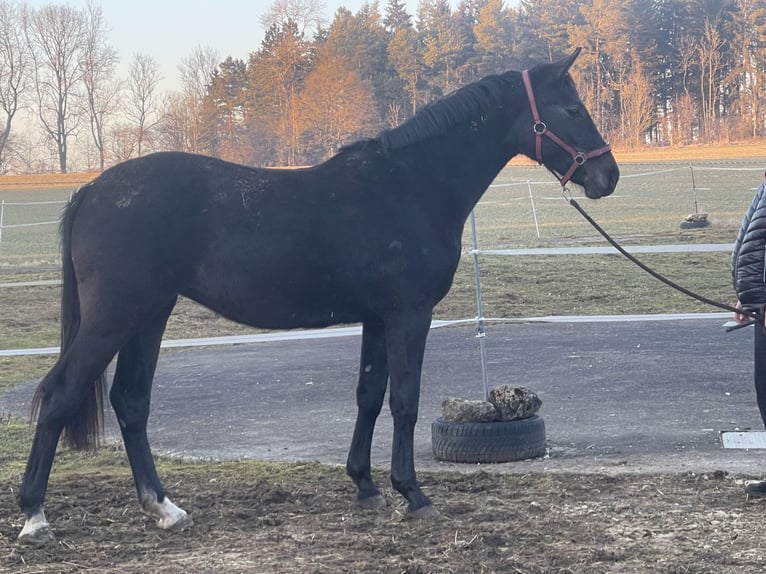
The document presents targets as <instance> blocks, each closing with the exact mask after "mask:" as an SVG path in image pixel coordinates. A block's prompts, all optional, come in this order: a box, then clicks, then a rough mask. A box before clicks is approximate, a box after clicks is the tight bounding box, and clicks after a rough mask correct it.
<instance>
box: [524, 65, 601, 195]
mask: <svg viewBox="0 0 766 574" xmlns="http://www.w3.org/2000/svg"><path fill="white" fill-rule="evenodd" d="M521 79H522V80H523V81H524V88H526V90H527V98H529V107H530V108H532V118H533V119H534V120H535V123H534V124H533V125H532V131H533V132H535V159H537V163H539V164H542V163H543V141H542V140H543V136H546V137H548V138H550V139H551V140H553V141H554V142H555V143H556V144H558V146H559V147H561V148H562V149H564V150H565V151H566V152H567V153H569V155H571V156H572V165H571V166H570V167H569V169H568V170H567V172H566V173H565V174H564V175H563V176H562V177H560V178H559V182H560V183H561V187H564V186H565V185H566V184H567V182H568V181H569V180H570V179H571V177H572V174H574V172H575V170H576V169H577V168H578V167H580V166H581V165H583V164H584V163H585V162H586V161H588V160H589V159H591V158H594V157H598V156H600V155H603V154H605V153H607V152H609V151H612V146H610V145H609V144H606V145H605V146H604V147H600V148H598V149H595V150H593V151H589V152H581V151H577V150H576V149H574V148H573V147H572V146H571V145H569V144H568V143H566V142H565V141H564V140H562V139H561V138H560V137H559V136H557V135H556V134H554V133H553V132H552V131H551V130H549V129H548V126H546V125H545V122H542V121H540V114H539V112H538V111H537V104H536V103H535V94H534V92H533V91H532V84H531V82H530V81H529V71H528V70H524V71H523V72H522V73H521Z"/></svg>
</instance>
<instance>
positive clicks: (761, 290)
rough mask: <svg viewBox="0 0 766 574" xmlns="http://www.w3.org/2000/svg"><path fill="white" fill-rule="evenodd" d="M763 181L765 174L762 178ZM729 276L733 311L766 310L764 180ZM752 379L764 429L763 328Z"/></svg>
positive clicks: (761, 489)
mask: <svg viewBox="0 0 766 574" xmlns="http://www.w3.org/2000/svg"><path fill="white" fill-rule="evenodd" d="M764 177H766V174H764ZM731 274H732V281H733V284H734V291H735V292H736V293H737V308H738V309H747V310H749V311H758V310H762V309H764V306H766V179H765V180H764V181H763V182H762V183H761V185H760V186H759V187H758V190H757V191H756V192H755V197H753V201H752V202H751V203H750V207H748V209H747V212H746V213H745V216H744V218H743V219H742V225H741V226H740V229H739V233H738V234H737V240H736V242H735V243H734V250H733V251H732V257H731ZM734 320H735V321H736V322H737V323H739V324H745V323H748V322H749V321H751V319H750V317H748V316H747V315H745V314H740V313H737V314H735V315H734ZM754 331H755V334H754V336H753V378H754V381H755V398H756V402H757V404H758V410H759V411H760V413H761V419H762V420H763V423H764V426H766V325H764V324H763V323H760V322H759V323H758V324H756V325H755V326H754ZM747 493H748V494H749V495H751V496H766V481H762V482H753V483H750V484H748V485H747Z"/></svg>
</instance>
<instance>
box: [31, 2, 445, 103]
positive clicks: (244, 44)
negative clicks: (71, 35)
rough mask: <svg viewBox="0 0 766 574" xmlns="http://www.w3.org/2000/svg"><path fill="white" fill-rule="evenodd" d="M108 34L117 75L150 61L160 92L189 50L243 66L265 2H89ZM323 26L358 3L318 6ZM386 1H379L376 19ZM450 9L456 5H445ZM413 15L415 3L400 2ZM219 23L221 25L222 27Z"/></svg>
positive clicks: (259, 34) (258, 36)
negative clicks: (206, 50) (136, 59)
mask: <svg viewBox="0 0 766 574" xmlns="http://www.w3.org/2000/svg"><path fill="white" fill-rule="evenodd" d="M95 1H96V4H97V5H100V6H101V9H102V10H103V12H104V16H105V17H106V20H107V24H108V26H109V28H110V32H109V38H110V40H111V43H112V44H113V45H114V47H115V48H117V50H118V51H119V54H120V68H119V74H120V76H122V77H125V76H127V70H128V65H129V63H130V61H131V60H132V58H133V54H135V53H138V52H140V53H144V54H149V55H151V56H153V57H154V58H155V59H156V60H157V62H159V64H160V68H161V73H162V75H163V76H164V81H163V83H162V88H163V89H174V88H175V87H176V86H177V77H178V64H179V63H180V62H181V61H182V60H183V59H184V58H186V57H187V56H189V55H190V54H191V52H192V50H193V49H194V47H195V46H198V45H199V46H211V47H213V48H215V49H216V50H217V51H218V54H219V56H220V57H221V60H223V59H224V58H226V56H232V57H233V58H240V59H243V60H247V57H248V55H249V54H250V53H251V52H254V51H256V50H257V49H258V48H259V47H260V45H261V40H263V32H264V31H263V28H262V27H261V24H260V17H261V16H262V15H263V14H264V13H265V12H266V11H267V10H268V8H269V6H271V5H272V1H271V0H221V1H220V2H211V1H210V0H207V1H201V0H101V2H99V1H98V0H95ZM26 3H27V4H28V5H30V6H32V7H39V6H43V5H47V4H51V3H53V4H56V3H59V0H26ZM61 3H62V4H63V3H67V4H69V5H70V6H74V7H77V8H85V7H86V6H87V3H88V0H67V1H66V2H61ZM324 3H325V6H326V10H325V17H326V19H327V22H328V23H329V22H330V21H331V19H332V16H333V14H335V11H336V10H337V8H338V7H340V6H345V7H346V8H348V9H349V10H351V11H352V12H356V11H357V10H359V8H360V7H361V6H362V5H363V4H364V0H324ZM386 3H387V0H379V4H380V7H381V8H380V9H381V13H383V11H384V10H385V6H386ZM451 3H452V5H453V6H455V5H457V0H451ZM406 4H407V8H408V10H409V12H410V14H412V15H413V17H414V15H415V10H416V8H417V4H418V2H417V0H406ZM222 20H223V21H222Z"/></svg>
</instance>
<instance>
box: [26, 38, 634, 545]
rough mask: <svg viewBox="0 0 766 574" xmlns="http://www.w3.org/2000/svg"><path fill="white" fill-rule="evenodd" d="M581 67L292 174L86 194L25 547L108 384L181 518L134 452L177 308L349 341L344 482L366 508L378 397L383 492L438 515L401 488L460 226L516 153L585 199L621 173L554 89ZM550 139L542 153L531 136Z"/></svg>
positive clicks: (159, 183) (84, 439) (186, 171)
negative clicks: (388, 449) (357, 354)
mask: <svg viewBox="0 0 766 574" xmlns="http://www.w3.org/2000/svg"><path fill="white" fill-rule="evenodd" d="M577 54H578V51H575V52H574V53H573V54H572V55H571V56H569V57H567V58H565V59H563V60H561V61H559V62H555V63H552V64H542V65H538V66H536V67H534V68H532V69H531V70H529V72H524V73H519V72H506V73H504V74H502V75H495V76H489V77H487V78H484V79H482V80H480V81H478V82H475V83H473V84H470V85H468V86H465V87H464V88H462V89H460V90H458V91H456V92H455V93H453V94H451V95H449V96H446V97H445V98H443V99H442V100H439V101H437V102H434V103H433V104H431V105H429V106H427V107H425V108H423V109H422V110H421V111H420V112H419V113H418V114H416V115H415V116H414V117H413V118H412V119H410V120H409V121H407V122H405V123H404V124H402V125H401V126H399V127H396V128H394V129H391V130H388V131H385V132H383V133H382V134H381V135H380V136H379V137H377V138H375V139H370V140H365V141H360V142H358V143H355V144H352V145H350V146H348V147H346V148H344V149H342V150H341V151H340V152H339V153H338V154H337V155H336V156H334V157H332V158H331V159H329V160H328V161H326V162H325V163H323V164H321V165H317V166H315V167H310V168H306V169H298V170H280V169H257V168H250V167H245V166H241V165H235V164H231V163H227V162H224V161H220V160H217V159H213V158H209V157H202V156H197V155H190V154H186V153H158V154H154V155H150V156H146V157H141V158H138V159H133V160H130V161H126V162H125V163H122V164H120V165H117V166H115V167H113V168H111V169H108V170H107V171H105V172H104V173H103V174H102V175H100V176H99V177H97V178H96V179H95V180H94V181H92V182H91V183H89V184H87V185H85V186H83V187H82V188H80V189H79V190H78V191H77V193H76V194H75V195H74V196H73V197H72V199H71V200H70V202H69V204H68V206H67V207H66V209H65V212H64V215H63V218H62V224H61V235H62V263H63V288H62V311H61V322H62V325H61V354H60V356H59V359H58V361H57V362H56V364H55V365H54V366H53V368H52V369H51V370H50V372H49V373H48V374H47V375H46V376H45V377H44V378H43V380H42V381H41V382H40V385H39V387H38V389H37V391H36V394H35V397H34V401H33V403H34V409H33V414H34V415H35V416H36V417H37V427H36V432H35V438H34V444H33V446H32V450H31V453H30V455H29V462H28V464H27V467H26V472H25V474H24V479H23V484H22V486H21V489H20V492H19V504H20V506H21V509H22V510H23V512H24V514H25V515H26V523H25V525H24V528H23V530H22V531H21V533H20V535H19V538H20V539H21V540H23V541H27V542H31V543H41V542H46V541H48V540H51V539H52V538H53V534H52V532H51V529H50V527H49V525H48V523H47V522H46V519H45V515H44V513H43V501H44V498H45V492H46V489H47V485H48V477H49V473H50V470H51V466H52V464H53V459H54V454H55V451H56V446H57V444H58V441H59V438H60V436H61V435H62V432H63V434H64V438H65V440H66V441H67V442H68V444H69V445H70V446H72V447H74V448H88V447H92V446H94V445H95V444H96V443H97V439H98V433H99V428H100V424H101V416H102V413H103V409H102V404H101V403H102V397H103V396H104V394H105V393H106V390H105V389H106V387H105V385H104V377H103V373H104V372H105V370H106V367H107V365H108V364H109V363H110V362H111V361H112V359H113V358H114V357H115V356H117V366H116V370H115V375H114V380H113V382H112V385H111V390H110V391H109V399H110V401H111V404H112V406H113V408H114V411H115V413H116V415H117V421H118V422H119V426H120V430H121V432H122V437H123V440H124V443H125V450H126V452H127V455H128V458H129V461H130V466H131V468H132V471H133V477H134V480H135V485H136V489H137V491H138V497H139V501H140V504H141V507H142V509H143V510H144V511H145V512H146V513H148V514H150V515H152V516H153V517H155V518H156V519H157V524H158V526H159V527H160V528H163V529H171V528H183V527H185V526H187V525H188V524H190V523H191V519H190V517H189V516H188V515H187V514H186V512H184V511H183V510H181V509H180V508H178V507H177V506H175V505H174V504H173V503H172V502H171V501H170V500H169V499H168V497H167V496H166V493H165V490H164V488H163V486H162V484H161V482H160V479H159V478H158V476H157V472H156V469H155V465H154V462H153V459H152V454H151V451H150V447H149V442H148V440H147V434H146V426H147V419H148V416H149V398H150V390H151V385H152V378H153V376H154V370H155V366H156V364H157V358H158V354H159V348H160V341H161V339H162V334H163V331H164V329H165V324H166V322H167V320H168V317H169V315H170V312H171V310H172V309H173V306H174V305H175V303H176V300H177V298H178V296H179V295H183V296H185V297H188V298H190V299H193V300H194V301H197V302H199V303H201V304H202V305H205V306H207V307H209V308H210V309H213V310H214V311H216V312H218V313H220V314H221V315H223V316H225V317H228V318H230V319H233V320H235V321H239V322H241V323H245V324H247V325H252V326H254V327H260V328H274V329H292V328H316V327H325V326H328V325H335V324H340V323H361V324H362V325H363V335H362V350H361V362H360V368H359V381H358V387H357V404H358V415H357V420H356V426H355V429H354V434H353V439H352V442H351V447H350V450H349V455H348V463H347V471H348V474H349V475H350V476H351V478H352V479H353V481H354V483H355V484H356V487H357V490H358V494H357V499H358V501H359V503H360V504H362V505H364V506H377V505H380V504H384V501H383V498H382V496H381V493H380V491H379V490H378V487H377V486H376V485H375V483H374V482H373V480H372V478H371V476H370V446H371V442H372V435H373V428H374V425H375V420H376V418H377V416H378V414H379V412H380V410H381V406H382V403H383V398H384V394H385V391H386V387H387V385H388V384H389V382H390V406H391V413H392V415H393V419H394V434H393V446H392V460H391V482H392V484H393V487H394V488H395V489H396V490H397V491H399V492H400V493H401V494H402V495H403V496H404V497H405V498H406V499H407V502H408V508H409V511H410V512H411V513H412V514H413V515H415V516H429V515H431V514H434V513H436V511H435V510H434V508H433V506H432V503H431V501H430V500H429V499H428V497H427V496H426V495H425V494H424V493H423V492H422V491H421V489H420V486H419V485H418V482H417V480H416V476H415V465H414V460H413V431H414V427H415V422H416V419H417V414H418V398H419V393H420V373H421V366H422V361H423V351H424V348H425V343H426V336H427V334H428V330H429V326H430V324H431V314H432V310H433V308H434V306H435V305H436V303H438V302H439V300H441V299H442V298H443V297H444V296H445V295H446V293H447V291H448V290H449V288H450V285H451V283H452V279H453V275H454V273H455V269H456V268H457V265H458V261H459V259H460V253H461V237H462V233H463V225H464V223H465V221H466V218H467V216H468V215H469V213H470V211H471V209H472V208H473V207H474V205H475V204H476V203H477V202H478V200H479V198H480V197H481V195H482V194H483V193H484V191H485V190H486V189H487V187H488V186H489V184H490V183H491V182H492V181H493V179H494V178H495V177H496V175H497V174H498V172H499V171H500V170H501V169H502V168H503V167H504V166H505V165H506V163H507V162H508V160H509V159H510V158H512V157H513V156H515V155H517V154H524V155H526V156H529V157H531V158H534V159H537V160H538V161H540V162H541V163H543V164H544V165H545V166H546V167H547V168H548V169H549V170H550V171H551V172H553V173H554V175H556V176H557V177H559V179H560V180H561V181H562V183H563V182H565V181H566V180H569V179H571V181H573V182H574V183H576V184H578V185H580V186H582V187H583V188H584V192H585V195H586V196H587V197H589V198H592V199H597V198H599V197H602V196H606V195H609V194H610V193H612V191H613V190H614V188H615V185H616V184H617V180H618V179H619V170H618V168H617V164H616V163H615V160H614V157H613V156H612V154H611V151H610V149H609V147H608V146H607V145H606V144H605V143H604V140H603V139H602V137H601V136H600V135H599V133H598V131H597V130H596V128H595V126H594V124H593V122H592V120H591V118H590V116H589V114H588V112H587V110H586V109H585V107H584V106H583V104H582V102H581V100H580V98H579V96H578V95H577V91H576V90H575V86H574V84H573V82H572V79H571V78H570V76H569V74H568V70H569V68H570V66H571V65H572V63H573V62H574V60H575V58H576V57H577ZM543 136H546V137H543Z"/></svg>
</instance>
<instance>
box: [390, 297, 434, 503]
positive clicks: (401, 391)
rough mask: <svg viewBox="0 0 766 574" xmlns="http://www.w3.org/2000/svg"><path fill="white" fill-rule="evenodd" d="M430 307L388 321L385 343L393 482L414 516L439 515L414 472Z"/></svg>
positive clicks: (429, 323) (429, 325) (429, 324)
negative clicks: (416, 433) (421, 377)
mask: <svg viewBox="0 0 766 574" xmlns="http://www.w3.org/2000/svg"><path fill="white" fill-rule="evenodd" d="M430 327H431V309H428V310H427V311H420V312H410V313H409V314H407V315H402V316H398V317H396V318H394V319H393V320H387V321H386V347H387V349H388V368H389V373H390V377H391V391H390V405H391V414H392V416H393V418H394V439H393V446H392V452H391V484H392V485H393V487H394V488H395V489H396V490H397V491H399V492H400V493H401V494H402V496H404V498H406V499H407V502H408V510H409V512H410V516H412V517H413V518H428V517H431V516H435V515H438V512H437V511H436V509H435V508H434V507H433V504H432V503H431V501H430V500H429V498H428V497H427V496H426V495H425V494H423V491H422V490H421V489H420V485H419V484H418V481H417V477H416V476H415V455H414V440H415V438H414V436H415V424H416V423H417V420H418V401H419V400H420V373H421V370H422V366H423V353H424V352H425V346H426V338H427V337H428V330H429V329H430Z"/></svg>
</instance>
